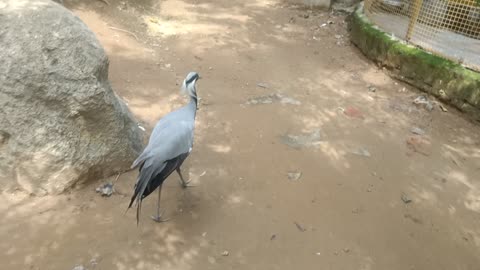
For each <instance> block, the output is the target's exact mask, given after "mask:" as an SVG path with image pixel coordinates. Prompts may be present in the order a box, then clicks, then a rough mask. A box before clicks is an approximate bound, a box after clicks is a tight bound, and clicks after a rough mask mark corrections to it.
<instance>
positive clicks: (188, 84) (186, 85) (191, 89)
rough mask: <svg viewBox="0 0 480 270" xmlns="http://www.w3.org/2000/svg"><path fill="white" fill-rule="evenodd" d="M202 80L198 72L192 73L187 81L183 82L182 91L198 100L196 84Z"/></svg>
mask: <svg viewBox="0 0 480 270" xmlns="http://www.w3.org/2000/svg"><path fill="white" fill-rule="evenodd" d="M199 79H200V75H198V73H197V72H194V71H192V72H190V73H188V74H187V77H186V78H185V80H183V84H182V90H183V91H184V92H186V93H187V94H188V95H189V96H191V97H193V98H197V90H196V88H195V83H196V82H197V80H199Z"/></svg>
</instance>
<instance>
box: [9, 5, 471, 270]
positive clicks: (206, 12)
mask: <svg viewBox="0 0 480 270" xmlns="http://www.w3.org/2000/svg"><path fill="white" fill-rule="evenodd" d="M106 3H108V4H106ZM66 6H67V7H68V8H70V9H71V10H72V11H73V12H74V13H75V14H76V15H78V16H79V17H80V18H81V19H82V20H83V21H84V22H85V23H86V24H87V25H88V26H89V27H90V28H91V29H92V30H93V31H94V32H95V33H96V35H97V37H98V39H99V40H100V42H101V43H102V44H103V46H104V47H105V49H106V52H107V54H108V55H109V57H110V61H111V62H110V80H111V83H112V86H113V88H114V89H115V91H116V92H117V93H118V95H119V96H120V97H121V98H123V99H124V100H125V101H126V102H127V103H128V106H129V108H130V109H131V111H132V112H133V113H134V114H135V116H136V117H137V119H139V121H140V122H141V124H142V125H143V126H144V127H145V128H146V131H147V132H146V136H148V134H149V131H150V130H151V128H152V127H153V125H154V124H155V122H156V121H157V120H158V119H159V118H160V117H161V116H162V115H164V114H166V113H167V112H169V111H171V110H172V109H174V108H177V107H179V106H181V105H182V104H184V102H185V98H183V97H182V96H181V95H179V91H178V89H179V84H180V83H181V81H182V80H183V78H184V76H185V75H186V74H187V72H188V71H191V70H195V71H198V72H199V73H200V75H201V76H202V77H203V79H202V80H201V81H200V82H199V83H198V94H199V96H200V97H201V98H202V100H201V102H200V108H199V111H198V114H197V122H196V137H195V146H194V150H193V152H192V155H191V156H190V157H189V159H188V162H187V164H186V167H185V170H186V172H189V175H190V177H191V178H192V179H193V182H194V184H196V185H197V186H196V187H192V188H189V189H186V190H183V189H181V188H180V186H179V184H178V181H177V180H178V179H177V177H178V176H177V175H172V176H171V177H170V179H169V180H168V181H167V182H166V184H165V185H166V186H165V187H164V189H163V196H162V204H163V207H164V209H165V210H166V213H165V215H166V216H168V217H170V218H171V220H170V221H169V222H166V223H162V224H158V223H155V222H153V221H152V220H150V218H149V217H150V214H153V213H154V211H155V205H156V196H155V195H152V196H151V197H148V198H147V199H146V200H145V201H144V204H143V209H142V216H141V221H140V225H139V226H138V227H137V226H136V224H135V211H129V212H127V213H126V214H124V213H125V209H126V207H127V205H128V201H129V197H130V195H131V192H132V188H133V184H134V182H135V177H136V172H130V173H126V174H123V175H122V176H121V177H120V179H119V180H118V182H117V184H116V193H115V194H114V195H113V196H111V197H109V198H106V197H101V196H99V195H98V194H96V193H95V188H96V187H97V186H98V185H99V184H101V183H102V182H105V181H112V180H113V178H112V179H104V180H99V181H94V182H92V183H91V184H90V185H88V186H86V187H83V188H81V189H80V188H79V189H77V190H74V191H72V192H70V193H69V194H65V195H61V196H55V197H53V196H52V197H48V196H47V197H38V198H35V197H30V196H28V195H25V194H23V193H21V192H15V193H7V192H3V193H2V194H1V198H0V199H1V200H2V202H3V203H2V204H1V206H0V216H2V220H1V221H0V238H1V239H2V241H0V251H1V252H0V262H1V265H2V267H1V268H2V269H42V270H43V269H73V268H74V267H75V266H84V267H85V268H86V269H90V270H91V269H102V270H103V269H105V270H107V269H118V270H126V269H139V270H143V269H145V270H147V269H149V270H150V269H179V270H182V269H260V270H265V269H335V270H337V269H356V270H373V269H389V270H395V269H399V270H414V269H415V270H416V269H418V270H427V269H431V270H440V269H446V270H447V269H448V270H454V269H459V270H470V269H472V270H473V269H479V267H480V176H479V175H480V138H479V137H480V128H479V126H478V125H475V124H472V123H471V122H469V121H468V120H466V119H465V118H464V117H462V116H461V115H460V114H459V113H458V112H456V111H455V110H454V109H452V108H450V107H448V106H446V107H445V109H447V110H448V111H447V112H444V111H443V110H441V108H440V106H439V105H438V104H437V103H435V102H434V100H433V99H431V98H430V97H429V99H431V100H432V101H433V103H432V104H433V108H434V109H433V110H432V111H429V110H427V109H426V108H425V106H423V105H415V104H413V103H412V101H413V100H414V99H415V98H416V97H418V96H419V95H421V93H420V92H418V91H416V90H415V89H412V88H411V87H409V86H408V85H405V84H403V83H400V82H396V81H395V80H393V79H391V78H390V77H389V76H388V75H387V74H386V73H385V72H384V71H383V70H381V69H378V68H377V67H376V66H375V65H374V64H372V63H371V62H369V61H368V60H367V59H365V58H364V57H363V56H362V55H361V54H360V53H359V52H358V50H357V49H356V48H355V47H353V46H352V45H351V44H350V43H349V41H348V33H347V24H346V22H345V16H344V15H341V14H332V13H328V12H324V11H313V12H312V11H308V10H306V9H302V8H299V7H295V6H292V5H287V4H285V3H283V2H281V1H277V0H243V1H231V0H216V1H214V0H198V1H197V0H138V1H134V0H130V1H116V0H108V2H107V1H101V0H90V1H74V0H69V1H66ZM275 94H277V95H275ZM414 133H419V134H414ZM297 178H298V179H297ZM77 269H79V268H77Z"/></svg>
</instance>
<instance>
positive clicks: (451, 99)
mask: <svg viewBox="0 0 480 270" xmlns="http://www.w3.org/2000/svg"><path fill="white" fill-rule="evenodd" d="M349 21H350V39H351V41H352V42H353V43H354V44H355V45H356V46H357V47H358V48H359V49H360V50H361V51H362V52H363V54H365V56H367V57H368V58H369V59H371V60H373V61H375V62H377V63H378V64H379V65H381V66H384V67H385V68H387V69H388V70H389V71H390V73H391V75H392V76H394V77H395V78H397V79H400V80H402V81H405V82H407V83H409V84H412V85H413V86H416V87H418V88H420V89H421V90H422V91H424V92H427V93H429V94H432V95H433V96H436V97H438V98H439V99H440V100H443V101H445V102H446V103H449V104H451V105H453V106H454V107H456V108H458V109H459V110H460V111H462V112H465V113H467V114H468V115H470V116H472V117H473V118H474V119H475V120H476V121H480V73H478V72H475V71H472V70H469V69H467V68H465V67H463V66H461V65H460V64H458V63H455V62H453V61H450V60H447V59H445V58H443V57H440V56H436V55H433V54H430V53H428V52H426V51H424V50H422V49H420V48H417V47H414V46H412V45H408V44H406V43H405V42H404V41H401V40H398V39H396V38H393V37H392V36H390V35H389V34H387V33H385V32H383V31H381V30H380V29H379V28H378V27H377V26H375V25H373V24H372V23H371V22H370V21H369V19H368V18H367V17H366V16H365V14H364V13H363V3H360V5H359V6H358V7H357V9H356V10H355V12H354V13H353V14H352V15H351V18H350V20H349Z"/></svg>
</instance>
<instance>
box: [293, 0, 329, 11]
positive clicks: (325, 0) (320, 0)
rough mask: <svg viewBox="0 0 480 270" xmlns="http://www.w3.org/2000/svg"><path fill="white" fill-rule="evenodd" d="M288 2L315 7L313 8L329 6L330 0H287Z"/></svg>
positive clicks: (326, 7)
mask: <svg viewBox="0 0 480 270" xmlns="http://www.w3.org/2000/svg"><path fill="white" fill-rule="evenodd" d="M288 2H290V3H293V4H301V5H305V6H308V7H315V8H324V9H328V8H330V4H331V1H330V0H288Z"/></svg>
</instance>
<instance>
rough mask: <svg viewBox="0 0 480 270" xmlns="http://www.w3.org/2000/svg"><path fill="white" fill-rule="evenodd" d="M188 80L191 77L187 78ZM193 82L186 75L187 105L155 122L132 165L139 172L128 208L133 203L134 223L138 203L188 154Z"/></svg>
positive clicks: (194, 104)
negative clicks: (146, 143) (134, 204)
mask: <svg viewBox="0 0 480 270" xmlns="http://www.w3.org/2000/svg"><path fill="white" fill-rule="evenodd" d="M192 74H193V75H192ZM192 76H195V77H193V79H192V78H189V77H192ZM196 79H198V74H196V73H194V72H191V73H189V75H188V76H187V78H186V79H185V81H184V85H183V87H184V88H185V90H186V91H187V93H188V94H189V96H190V102H189V103H188V104H187V105H185V106H183V107H182V108H180V109H178V110H176V111H173V112H171V113H169V114H167V115H165V116H164V117H163V118H162V119H160V121H158V122H157V124H156V125H155V128H154V129H153V131H152V134H151V135H150V139H149V142H148V145H147V146H146V147H145V149H144V150H143V152H142V153H141V154H140V156H139V157H138V158H137V159H136V160H135V161H134V162H133V164H132V168H136V167H139V168H140V169H139V174H138V178H137V182H136V184H135V191H134V194H133V196H132V199H131V201H130V205H129V208H130V207H131V206H132V203H133V202H134V201H135V200H136V201H137V222H138V215H139V212H140V207H141V201H142V199H143V198H145V197H146V196H148V195H149V194H150V193H152V192H153V191H154V190H155V189H156V188H158V187H160V186H161V185H162V184H163V182H164V181H165V180H166V178H167V177H168V176H169V175H170V174H171V173H172V172H173V171H175V170H177V169H179V168H180V166H181V165H182V163H183V161H184V160H185V159H186V158H187V156H188V155H189V153H190V152H191V150H192V147H193V135H194V129H195V116H196V111H197V96H196V91H195V82H196ZM189 82H190V83H189ZM182 181H183V179H182Z"/></svg>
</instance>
